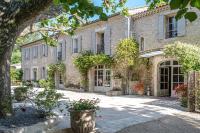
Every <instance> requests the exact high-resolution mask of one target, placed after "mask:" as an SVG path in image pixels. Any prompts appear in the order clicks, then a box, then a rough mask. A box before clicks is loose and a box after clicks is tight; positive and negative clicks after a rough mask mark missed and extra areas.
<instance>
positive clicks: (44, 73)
mask: <svg viewBox="0 0 200 133" xmlns="http://www.w3.org/2000/svg"><path fill="white" fill-rule="evenodd" d="M41 74H42V76H41V78H42V79H45V78H46V68H45V67H42V72H41Z"/></svg>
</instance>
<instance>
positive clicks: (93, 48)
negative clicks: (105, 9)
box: [91, 31, 97, 53]
mask: <svg viewBox="0 0 200 133" xmlns="http://www.w3.org/2000/svg"><path fill="white" fill-rule="evenodd" d="M91 36H92V37H91V38H92V46H91V47H92V52H93V53H96V52H97V51H96V46H97V44H96V32H95V31H92V35H91Z"/></svg>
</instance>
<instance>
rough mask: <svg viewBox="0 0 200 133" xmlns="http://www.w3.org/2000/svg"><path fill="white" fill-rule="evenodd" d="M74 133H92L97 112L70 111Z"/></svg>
mask: <svg viewBox="0 0 200 133" xmlns="http://www.w3.org/2000/svg"><path fill="white" fill-rule="evenodd" d="M69 112H70V121H71V128H72V130H73V132H74V133H90V132H92V131H93V130H94V127H95V110H80V111H76V110H69Z"/></svg>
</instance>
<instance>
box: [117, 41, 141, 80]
mask: <svg viewBox="0 0 200 133" xmlns="http://www.w3.org/2000/svg"><path fill="white" fill-rule="evenodd" d="M138 61H139V48H138V44H137V42H136V41H135V40H133V39H131V38H128V39H124V40H121V41H120V42H119V44H118V45H117V48H116V52H115V55H114V62H115V68H116V69H117V71H119V72H121V74H123V75H124V77H125V78H127V72H128V71H129V69H130V68H131V67H135V66H136V65H137V64H138ZM119 64H120V65H119Z"/></svg>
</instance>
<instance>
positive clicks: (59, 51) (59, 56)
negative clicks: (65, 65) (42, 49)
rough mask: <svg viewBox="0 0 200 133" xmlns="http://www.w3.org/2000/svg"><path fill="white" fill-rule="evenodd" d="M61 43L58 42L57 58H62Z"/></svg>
mask: <svg viewBox="0 0 200 133" xmlns="http://www.w3.org/2000/svg"><path fill="white" fill-rule="evenodd" d="M62 48H63V47H62V43H59V45H58V51H57V59H58V60H62Z"/></svg>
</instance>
